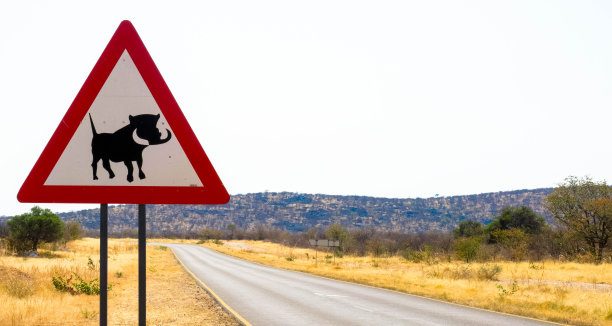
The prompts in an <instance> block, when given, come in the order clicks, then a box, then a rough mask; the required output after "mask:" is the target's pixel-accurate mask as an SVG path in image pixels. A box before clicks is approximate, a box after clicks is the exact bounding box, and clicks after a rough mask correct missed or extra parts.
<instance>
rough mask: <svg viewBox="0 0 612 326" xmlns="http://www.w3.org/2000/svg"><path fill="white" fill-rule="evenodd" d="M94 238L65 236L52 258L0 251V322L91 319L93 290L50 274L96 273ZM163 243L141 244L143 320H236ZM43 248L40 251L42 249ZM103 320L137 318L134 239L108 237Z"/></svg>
mask: <svg viewBox="0 0 612 326" xmlns="http://www.w3.org/2000/svg"><path fill="white" fill-rule="evenodd" d="M98 244H99V240H98V239H82V240H77V241H73V242H70V243H69V244H68V250H67V251H57V252H49V253H50V254H51V255H57V257H55V258H21V257H10V256H0V302H1V303H2V309H0V325H97V324H98V318H99V316H98V311H99V296H96V295H92V296H88V295H84V294H81V295H71V294H68V293H65V292H58V291H57V290H55V288H54V286H53V284H52V282H51V277H52V276H53V275H58V274H63V275H66V276H67V275H70V273H71V272H76V273H77V274H79V275H81V276H82V277H83V278H84V279H85V280H91V279H94V278H97V277H98V276H99V274H98V273H99V271H98V270H97V268H94V269H91V268H90V267H88V264H87V263H88V257H91V259H92V261H93V262H94V263H95V265H96V266H97V263H98V261H99V246H98ZM164 248H165V247H156V246H149V247H148V248H147V324H148V325H194V324H197V325H237V322H236V321H235V320H234V319H233V318H232V317H230V316H229V315H228V314H227V313H225V311H223V310H222V308H221V307H220V306H218V305H217V304H216V303H215V302H214V300H213V299H212V298H210V296H209V295H208V294H207V293H206V292H205V291H203V290H202V289H201V288H200V287H198V286H197V284H196V283H195V281H194V280H193V279H191V278H190V277H189V276H188V275H187V274H186V273H185V272H184V271H183V270H182V268H181V267H180V265H179V264H178V263H177V262H176V260H175V259H174V256H173V255H172V252H171V250H169V249H164ZM43 252H44V251H43ZM108 252H109V260H108V262H109V270H108V277H109V279H108V281H109V283H110V284H111V285H112V290H111V291H109V292H108V323H109V325H136V324H137V323H138V288H137V287H138V259H137V255H138V248H137V245H136V240H134V239H110V240H109V249H108Z"/></svg>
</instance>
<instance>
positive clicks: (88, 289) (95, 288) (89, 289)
mask: <svg viewBox="0 0 612 326" xmlns="http://www.w3.org/2000/svg"><path fill="white" fill-rule="evenodd" d="M72 274H74V276H75V277H76V279H77V282H74V283H72V286H73V287H74V289H75V291H76V293H77V294H80V293H83V294H87V295H98V294H100V281H99V280H98V279H97V278H94V279H93V280H91V281H89V282H86V281H85V280H83V278H82V277H81V276H79V274H77V273H74V272H72Z"/></svg>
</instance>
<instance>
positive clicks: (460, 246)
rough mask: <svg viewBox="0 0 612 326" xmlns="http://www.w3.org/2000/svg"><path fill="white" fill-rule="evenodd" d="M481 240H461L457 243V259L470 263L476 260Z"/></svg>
mask: <svg viewBox="0 0 612 326" xmlns="http://www.w3.org/2000/svg"><path fill="white" fill-rule="evenodd" d="M480 241H481V240H480V238H478V237H471V238H461V239H457V240H456V241H455V245H454V249H455V254H456V255H457V258H459V259H461V260H463V261H465V262H466V263H469V262H471V261H473V260H474V259H476V256H477V255H478V249H479V248H480Z"/></svg>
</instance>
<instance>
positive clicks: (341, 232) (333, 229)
mask: <svg viewBox="0 0 612 326" xmlns="http://www.w3.org/2000/svg"><path fill="white" fill-rule="evenodd" d="M325 236H326V237H327V240H331V241H336V240H338V241H340V247H338V250H339V251H340V252H342V248H343V245H344V244H345V243H346V242H347V240H349V234H348V232H347V231H346V230H345V229H344V228H343V227H342V225H340V224H339V223H334V224H332V225H330V226H328V227H327V230H325Z"/></svg>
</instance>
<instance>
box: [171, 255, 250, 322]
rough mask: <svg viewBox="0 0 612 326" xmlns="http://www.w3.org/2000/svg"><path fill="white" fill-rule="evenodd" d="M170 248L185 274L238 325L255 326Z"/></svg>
mask: <svg viewBox="0 0 612 326" xmlns="http://www.w3.org/2000/svg"><path fill="white" fill-rule="evenodd" d="M168 247H170V250H172V255H173V256H174V259H176V261H177V262H178V263H179V265H181V267H182V268H183V270H185V272H187V274H188V275H189V276H191V278H192V279H194V280H195V282H196V284H197V285H198V286H199V287H201V288H202V289H203V290H204V291H206V292H207V293H208V294H210V296H212V297H213V299H214V300H215V301H216V302H217V303H218V304H219V305H221V307H222V308H223V310H225V311H226V312H227V313H228V314H230V315H231V316H232V317H234V319H236V321H237V322H238V323H240V324H241V325H243V326H253V325H252V324H251V323H249V322H248V321H247V320H246V319H244V317H242V316H241V315H240V314H239V313H238V312H237V311H236V310H234V309H232V307H230V306H229V305H228V304H227V303H225V301H223V299H221V297H219V296H218V295H217V294H216V293H215V291H213V290H212V289H211V288H209V287H208V285H206V283H204V282H203V281H202V280H200V279H199V278H198V277H197V276H196V275H195V274H194V273H193V272H192V271H190V270H189V268H187V266H185V264H183V261H181V259H180V258H179V257H178V256H177V255H176V253H175V252H174V250H173V249H172V247H171V246H168Z"/></svg>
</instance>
